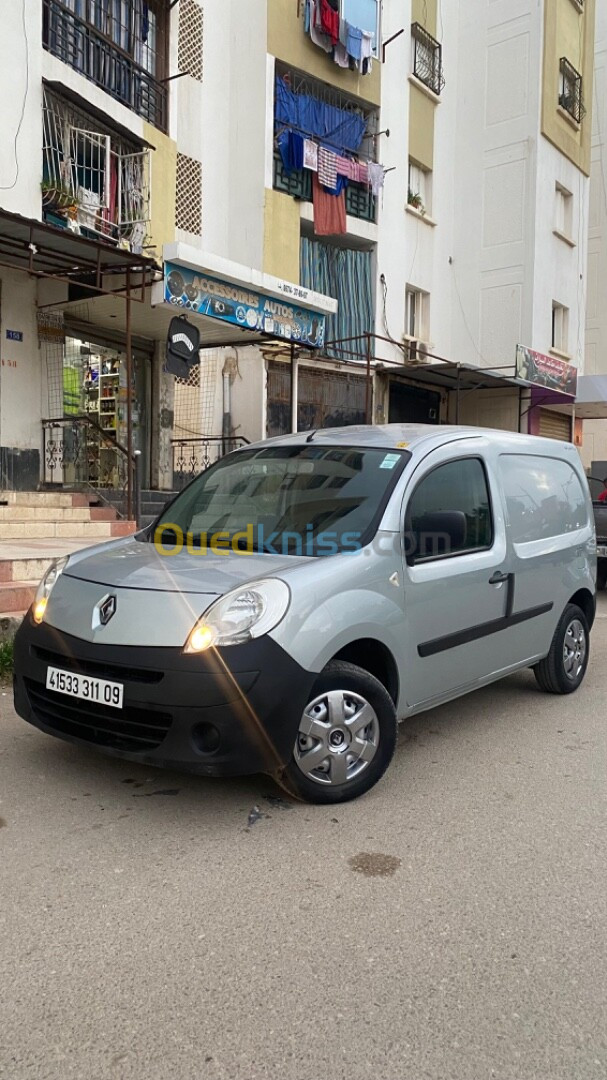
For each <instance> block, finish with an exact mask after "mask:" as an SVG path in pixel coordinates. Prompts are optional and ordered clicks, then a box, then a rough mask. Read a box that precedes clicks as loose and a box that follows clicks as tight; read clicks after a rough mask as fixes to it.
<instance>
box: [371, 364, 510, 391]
mask: <svg viewBox="0 0 607 1080" xmlns="http://www.w3.org/2000/svg"><path fill="white" fill-rule="evenodd" d="M378 370H379V371H381V373H382V374H384V375H390V376H392V375H400V376H404V377H406V378H408V379H414V380H415V382H416V383H423V384H426V385H427V386H435V387H440V388H442V389H443V390H456V391H457V390H459V391H460V392H461V393H466V392H471V391H473V390H516V391H519V390H520V389H523V390H529V389H530V387H529V384H528V383H525V382H523V381H522V380H521V379H517V378H516V376H515V368H514V365H512V366H511V367H508V368H504V369H498V368H482V367H475V366H474V365H473V364H456V363H454V362H453V361H452V360H442V359H440V360H439V362H438V363H433V364H417V363H409V364H390V365H389V366H388V365H387V364H386V365H384V366H383V367H381V368H379V369H378ZM510 370H511V371H512V375H506V374H503V372H504V371H510Z"/></svg>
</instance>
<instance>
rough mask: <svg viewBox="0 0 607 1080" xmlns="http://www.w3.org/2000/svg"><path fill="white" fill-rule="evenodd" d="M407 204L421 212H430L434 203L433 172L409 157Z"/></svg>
mask: <svg viewBox="0 0 607 1080" xmlns="http://www.w3.org/2000/svg"><path fill="white" fill-rule="evenodd" d="M407 204H408V205H409V206H411V207H413V209H414V210H418V211H419V213H420V214H429V213H430V212H431V205H432V173H431V172H430V171H429V169H424V168H423V167H422V166H421V165H417V164H416V163H415V162H414V161H412V160H411V158H410V159H409V183H408V190H407Z"/></svg>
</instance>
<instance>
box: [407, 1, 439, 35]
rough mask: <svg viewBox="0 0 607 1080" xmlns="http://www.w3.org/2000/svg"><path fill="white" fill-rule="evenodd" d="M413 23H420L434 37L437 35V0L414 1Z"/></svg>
mask: <svg viewBox="0 0 607 1080" xmlns="http://www.w3.org/2000/svg"><path fill="white" fill-rule="evenodd" d="M411 22H412V23H419V24H420V25H421V26H423V28H424V30H427V31H428V33H429V34H432V37H433V38H435V37H436V36H437V35H436V0H412V3H411Z"/></svg>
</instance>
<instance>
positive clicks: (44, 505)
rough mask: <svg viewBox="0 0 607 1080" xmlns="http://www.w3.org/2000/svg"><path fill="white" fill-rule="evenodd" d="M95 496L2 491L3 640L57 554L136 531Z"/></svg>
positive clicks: (0, 578)
mask: <svg viewBox="0 0 607 1080" xmlns="http://www.w3.org/2000/svg"><path fill="white" fill-rule="evenodd" d="M91 503H92V504H95V503H97V504H98V503H99V499H98V498H97V497H96V496H95V495H87V494H81V493H72V492H62V491H5V492H3V491H0V640H1V639H2V637H3V636H4V637H6V636H9V635H10V634H11V633H14V631H15V630H16V628H17V626H18V624H19V621H20V620H21V618H22V617H23V615H24V614H25V612H26V611H27V608H28V607H29V605H30V604H31V602H32V600H33V598H34V593H35V592H36V588H37V586H38V583H39V581H40V578H41V577H42V575H43V574H44V572H45V571H46V570H47V568H48V566H49V565H50V563H51V562H52V561H53V559H60V558H61V557H62V556H64V555H70V554H71V553H72V552H74V551H79V550H80V549H81V548H85V547H90V546H92V545H93V544H100V543H103V541H106V540H111V539H112V538H113V537H116V536H127V535H129V534H130V533H133V532H135V530H136V524H135V522H134V521H124V520H119V518H118V513H117V511H116V509H115V508H114V507H112V506H99V505H91Z"/></svg>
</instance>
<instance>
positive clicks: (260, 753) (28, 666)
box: [14, 613, 318, 776]
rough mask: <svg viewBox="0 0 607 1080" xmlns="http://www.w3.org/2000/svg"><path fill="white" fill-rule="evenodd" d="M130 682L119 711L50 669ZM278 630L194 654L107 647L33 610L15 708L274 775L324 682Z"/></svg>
mask: <svg viewBox="0 0 607 1080" xmlns="http://www.w3.org/2000/svg"><path fill="white" fill-rule="evenodd" d="M49 665H50V666H53V667H58V668H64V669H66V670H69V671H75V672H78V673H81V674H83V675H91V676H94V677H98V678H101V679H110V680H113V681H116V682H120V683H122V684H123V685H124V705H123V708H122V709H113V708H111V707H107V706H104V705H101V704H91V703H89V702H86V701H81V700H79V699H77V698H72V697H69V696H68V695H65V694H57V693H55V692H54V691H52V690H47V689H46V685H45V684H46V670H47V667H48V666H49ZM317 677H318V676H317V675H316V674H315V673H314V672H310V671H305V670H304V669H303V668H301V667H300V666H299V665H298V664H296V663H295V661H294V660H293V659H292V658H291V657H290V656H289V655H288V654H287V653H286V652H285V651H284V650H283V649H281V647H280V646H279V645H277V644H276V642H275V641H273V640H272V638H270V637H264V638H259V639H257V640H256V641H251V642H248V643H247V644H245V645H233V646H231V647H229V648H223V649H210V650H209V651H208V652H204V653H199V654H196V655H185V654H184V653H183V652H182V650H181V649H175V648H141V647H137V646H117V645H98V644H94V643H91V642H88V641H83V640H81V639H80V638H75V637H71V636H70V635H68V634H64V633H63V632H61V631H58V630H55V629H54V628H53V627H52V626H47V625H45V624H44V623H43V624H42V625H41V626H36V625H35V624H34V623H33V622H32V619H31V616H30V614H29V613H28V615H26V617H25V619H24V621H23V623H22V624H21V627H20V628H19V630H18V632H17V636H16V639H15V677H14V694H15V709H16V711H17V712H18V714H19V715H20V716H21V717H23V719H24V720H27V721H29V723H31V724H34V725H35V727H38V728H40V729H41V730H42V731H45V732H47V733H48V734H50V735H57V736H58V737H59V738H62V739H67V740H68V741H70V742H75V743H80V744H82V745H94V746H96V747H98V748H99V749H101V750H103V751H104V752H106V753H109V754H113V755H116V756H118V757H123V758H127V759H128V760H130V761H139V762H143V763H145V764H149V765H159V766H163V767H176V768H181V769H187V770H189V771H193V772H198V773H202V774H204V775H207V776H239V775H245V774H248V773H257V772H268V773H273V772H275V771H276V770H277V769H279V768H281V767H282V766H283V765H285V764H286V763H287V762H288V761H289V759H290V756H291V753H292V751H293V745H294V742H295V737H296V734H297V730H298V725H299V719H300V717H301V714H302V712H303V709H304V707H305V705H306V704H307V702H308V701H309V700H310V692H311V690H312V687H313V685H314V683H315V681H316V679H317Z"/></svg>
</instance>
